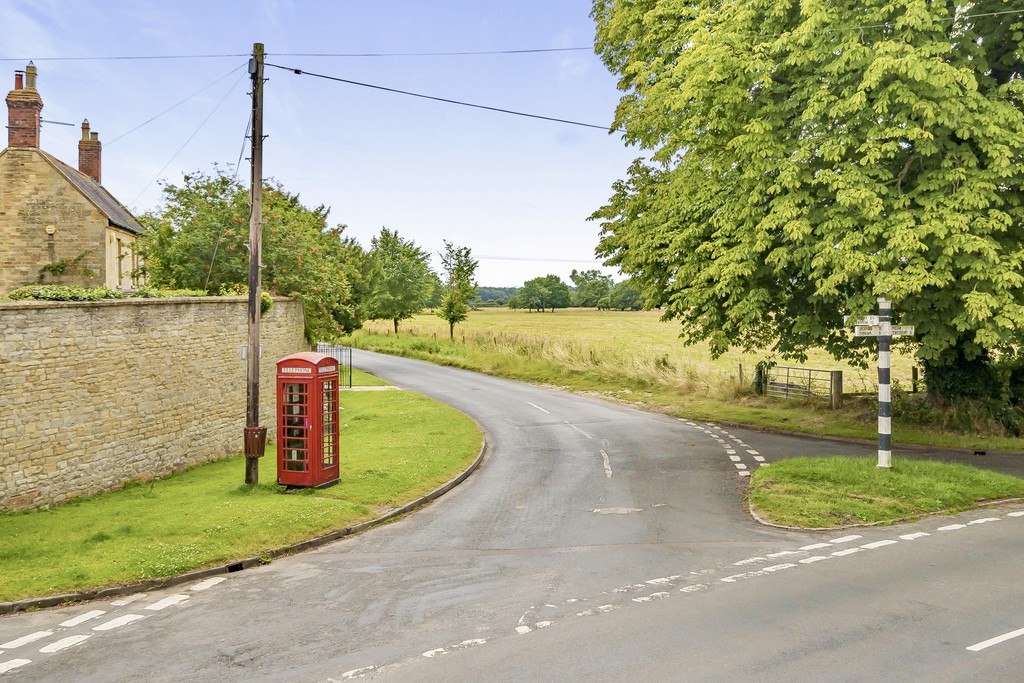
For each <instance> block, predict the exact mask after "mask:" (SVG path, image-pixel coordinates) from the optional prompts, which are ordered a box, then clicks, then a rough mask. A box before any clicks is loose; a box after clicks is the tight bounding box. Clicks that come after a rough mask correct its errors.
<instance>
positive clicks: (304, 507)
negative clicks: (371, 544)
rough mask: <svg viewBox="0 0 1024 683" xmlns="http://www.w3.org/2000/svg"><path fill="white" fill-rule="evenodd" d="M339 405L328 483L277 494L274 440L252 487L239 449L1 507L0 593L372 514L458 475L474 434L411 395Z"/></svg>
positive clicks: (123, 572) (284, 541)
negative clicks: (45, 505) (29, 504)
mask: <svg viewBox="0 0 1024 683" xmlns="http://www.w3.org/2000/svg"><path fill="white" fill-rule="evenodd" d="M360 382H361V383H363V384H367V383H368V382H370V380H368V379H367V378H366V377H363V378H361V379H360ZM341 404H342V407H343V412H342V413H341V423H342V428H341V481H340V482H339V483H338V484H337V485H335V486H333V487H331V488H327V489H320V490H303V491H291V492H287V493H285V492H284V489H283V487H279V486H277V485H276V484H275V483H274V482H275V481H276V463H275V458H274V455H275V448H274V446H273V445H270V446H268V448H267V456H266V457H264V458H263V459H262V460H261V461H260V481H261V482H263V483H261V484H259V485H256V486H246V485H244V484H243V483H242V480H243V477H244V464H243V458H242V457H241V456H239V457H233V458H228V459H226V460H220V461H217V462H213V463H209V464H206V465H201V466H199V467H195V468H192V469H190V470H187V471H185V472H181V473H179V474H176V475H173V476H171V477H168V478H166V479H160V480H157V481H155V482H152V483H148V484H132V485H129V486H127V487H125V488H124V489H121V490H118V491H114V492H111V493H106V494H102V495H99V496H95V497H93V498H88V499H83V500H79V501H74V502H71V503H68V504H67V505H64V506H61V507H58V508H53V509H50V510H39V511H33V512H26V513H13V514H4V515H2V516H0V537H2V538H3V544H2V546H0V601H10V600H18V599H22V598H26V597H34V596H41V595H52V594H56V593H63V592H69V591H78V590H88V589H93V588H98V587H102V586H109V585H117V584H125V583H132V582H135V581H142V580H145V579H152V578H158V577H164V576H171V575H174V574H178V573H181V572H185V571H189V570H193V569H198V568H202V567H207V566H213V565H217V564H222V563H226V562H230V561H232V560H236V559H240V558H245V557H254V556H259V555H261V554H262V553H265V552H267V551H269V550H272V549H275V548H280V547H282V546H285V545H289V544H292V543H296V542H298V541H302V540H305V539H308V538H311V537H314V536H317V535H320V534H323V533H326V532H328V531H332V530H334V529H339V528H342V527H346V526H350V525H353V524H357V523H359V522H363V521H367V520H371V519H375V518H377V517H379V516H381V514H383V513H385V512H387V511H389V510H393V509H395V508H398V507H401V506H402V505H404V504H405V503H407V502H409V501H411V500H414V499H416V498H418V497H420V496H422V495H423V494H426V493H428V492H430V491H432V490H433V489H435V488H437V487H438V486H440V485H441V484H443V483H445V482H447V481H449V480H450V479H452V478H453V477H455V476H456V475H457V474H458V473H460V472H462V471H463V470H464V469H465V468H466V467H467V466H468V465H469V464H470V463H471V462H472V461H473V459H474V458H475V457H476V455H477V453H478V452H479V449H480V445H481V443H482V435H481V433H480V431H479V429H478V428H477V426H476V424H475V423H474V422H473V421H472V420H470V419H469V418H468V417H466V416H465V415H462V414H461V413H459V412H457V411H455V410H453V409H451V408H449V407H447V406H444V405H442V404H439V403H437V402H434V401H431V400H429V399H427V398H426V397H424V396H421V395H419V394H413V393H409V392H404V391H388V392H343V393H342V397H341Z"/></svg>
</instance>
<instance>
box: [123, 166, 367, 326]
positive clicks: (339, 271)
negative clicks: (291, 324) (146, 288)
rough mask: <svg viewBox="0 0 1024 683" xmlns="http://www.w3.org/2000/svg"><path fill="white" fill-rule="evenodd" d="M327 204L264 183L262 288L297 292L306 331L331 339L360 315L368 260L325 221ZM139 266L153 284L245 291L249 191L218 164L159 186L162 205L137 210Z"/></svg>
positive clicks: (354, 323)
mask: <svg viewBox="0 0 1024 683" xmlns="http://www.w3.org/2000/svg"><path fill="white" fill-rule="evenodd" d="M328 213H329V209H327V208H326V207H324V206H318V207H316V208H313V209H310V208H308V207H306V206H303V205H302V203H301V202H300V201H299V196H298V195H293V194H290V193H289V192H287V191H286V190H285V189H284V188H283V187H281V186H280V185H279V184H276V183H274V182H268V183H266V184H265V185H264V188H263V264H264V268H263V274H262V284H263V287H264V288H265V290H266V291H268V292H271V293H273V294H278V295H282V296H295V297H297V298H299V299H301V300H302V302H303V304H304V307H305V313H306V336H307V337H308V339H309V340H310V341H332V340H334V339H335V338H337V337H338V336H339V335H340V333H341V332H343V331H344V332H348V331H352V330H354V329H357V328H358V327H359V326H360V325H361V324H362V320H363V312H362V308H361V303H360V301H361V296H362V293H363V292H364V290H365V280H366V277H367V275H368V270H369V268H368V262H367V258H366V255H365V253H364V252H363V250H362V249H361V248H360V247H359V245H358V243H356V242H355V240H353V239H352V238H348V237H345V236H344V234H343V233H344V230H345V228H344V226H340V225H339V226H337V227H334V228H329V227H327V216H328ZM140 220H141V222H142V223H143V224H144V225H145V226H146V228H147V232H146V234H145V235H144V237H143V238H142V240H141V243H142V246H141V253H142V255H143V257H144V259H145V270H146V274H147V276H148V278H149V283H150V285H152V286H153V287H158V288H171V289H191V290H203V291H205V292H208V293H212V294H232V293H241V292H244V291H245V288H246V287H247V286H248V279H249V277H248V272H249V249H248V242H249V191H248V189H247V188H245V187H243V186H242V184H241V183H239V182H238V181H237V180H235V179H234V178H232V177H230V176H228V175H227V174H226V173H224V172H223V171H221V170H220V169H219V168H215V171H214V173H212V174H206V173H202V172H196V173H192V174H190V175H187V176H185V180H184V182H183V183H182V184H181V185H180V186H179V185H173V184H167V185H165V186H164V188H163V205H162V206H161V207H160V208H159V209H158V210H156V211H153V212H149V213H147V214H145V215H143V216H141V217H140Z"/></svg>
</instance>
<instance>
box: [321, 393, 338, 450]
mask: <svg viewBox="0 0 1024 683" xmlns="http://www.w3.org/2000/svg"><path fill="white" fill-rule="evenodd" d="M334 385H335V383H334V380H327V381H325V382H324V383H323V407H324V412H323V446H324V449H323V458H324V469H326V468H328V467H333V466H334V463H335V461H336V457H337V456H336V455H335V451H334V446H335V444H336V443H337V438H338V434H337V432H338V423H337V414H338V410H337V408H338V407H337V405H336V401H337V395H338V394H337V389H336V388H335V386H334Z"/></svg>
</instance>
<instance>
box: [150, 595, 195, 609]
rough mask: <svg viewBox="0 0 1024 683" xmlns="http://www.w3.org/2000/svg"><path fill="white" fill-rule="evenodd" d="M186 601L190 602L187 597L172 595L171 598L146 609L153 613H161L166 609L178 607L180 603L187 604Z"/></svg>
mask: <svg viewBox="0 0 1024 683" xmlns="http://www.w3.org/2000/svg"><path fill="white" fill-rule="evenodd" d="M186 600H188V596H187V595H172V596H170V597H166V598H164V599H163V600H161V601H159V602H154V603H153V604H152V605H149V606H148V607H146V609H148V610H151V611H153V612H159V611H160V610H162V609H166V608H168V607H170V606H172V605H177V604H179V603H182V602H185V601H186Z"/></svg>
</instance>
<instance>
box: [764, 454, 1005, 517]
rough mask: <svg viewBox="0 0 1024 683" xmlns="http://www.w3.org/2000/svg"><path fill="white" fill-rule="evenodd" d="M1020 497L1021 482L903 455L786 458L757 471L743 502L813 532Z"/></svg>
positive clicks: (955, 510) (961, 466) (954, 510)
mask: <svg viewBox="0 0 1024 683" xmlns="http://www.w3.org/2000/svg"><path fill="white" fill-rule="evenodd" d="M1021 497H1024V480H1022V479H1018V478H1016V477H1011V476H1008V475H1005V474H997V473H995V472H988V471H985V470H979V469H977V468H974V467H970V466H968V465H960V464H951V463H942V462H931V461H924V460H908V459H906V458H900V459H899V460H897V461H896V462H894V463H893V466H892V468H891V469H888V470H886V469H882V468H879V467H877V466H876V463H875V460H874V459H871V458H850V457H834V458H791V459H787V460H781V461H779V462H775V463H772V465H771V466H770V467H760V468H758V469H757V470H756V471H755V472H754V474H753V476H752V477H751V481H750V489H749V491H748V493H747V501H748V503H749V504H750V507H751V508H752V509H753V510H754V511H755V512H757V514H758V515H759V516H760V517H762V518H763V519H765V520H767V521H769V522H772V523H774V524H783V525H786V526H795V527H803V528H810V529H819V528H835V527H841V526H847V525H851V524H880V523H881V524H884V523H889V522H895V521H898V520H903V519H907V518H912V517H919V516H922V515H926V514H929V513H932V512H947V511H948V512H961V511H963V510H969V509H971V508H975V507H977V506H978V505H979V504H981V503H984V502H986V501H993V500H1003V499H1007V498H1021Z"/></svg>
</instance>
